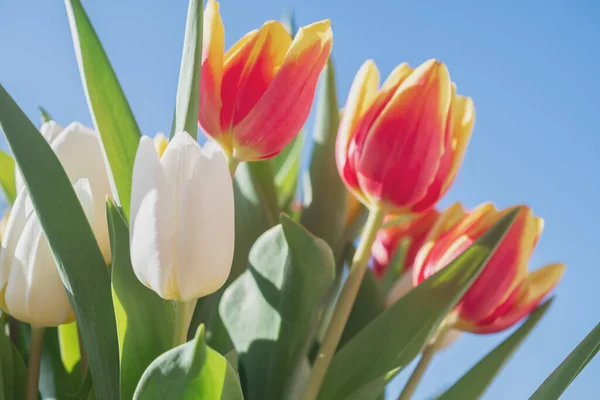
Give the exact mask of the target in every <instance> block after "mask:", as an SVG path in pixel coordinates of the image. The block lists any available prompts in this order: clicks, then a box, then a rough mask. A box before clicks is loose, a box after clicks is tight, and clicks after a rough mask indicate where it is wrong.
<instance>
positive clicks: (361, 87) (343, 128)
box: [336, 60, 475, 213]
mask: <svg viewBox="0 0 600 400" xmlns="http://www.w3.org/2000/svg"><path fill="white" fill-rule="evenodd" d="M378 86H379V72H378V70H377V67H376V66H375V64H374V63H373V61H370V60H369V61H367V62H365V64H363V66H362V67H361V69H360V70H359V71H358V73H357V75H356V78H355V79H354V83H353V84H352V88H351V90H350V94H349V96H348V100H347V102H346V107H345V109H344V112H343V115H342V120H341V122H340V128H339V131H338V139H337V144H336V161H337V166H338V170H339V173H340V175H341V177H342V179H343V180H344V182H345V183H346V185H347V186H348V187H349V189H350V190H351V191H353V192H354V194H355V195H356V196H357V197H358V198H359V199H361V201H362V202H363V203H364V204H366V205H368V206H372V205H378V206H380V207H384V208H385V209H386V211H387V212H389V213H395V212H396V213H409V212H422V211H425V210H428V209H430V208H431V207H433V206H434V205H435V204H436V203H437V201H438V200H439V199H440V198H441V197H442V196H443V195H444V194H445V192H446V191H447V190H448V188H449V186H450V184H451V183H452V181H453V180H454V178H455V176H456V173H457V172H458V168H459V167H460V164H461V163H462V159H463V156H464V152H465V149H466V146H467V143H468V141H469V137H470V135H471V130H472V128H473V123H474V118H475V117H474V115H475V111H474V107H473V102H472V101H471V99H470V98H466V97H463V96H459V95H456V94H455V88H454V85H453V84H452V82H451V81H450V75H449V74H448V70H447V69H446V66H445V65H444V64H442V63H440V62H438V61H436V60H429V61H427V62H425V63H423V64H422V65H420V66H419V67H417V68H415V69H414V70H413V69H412V68H410V67H409V66H408V65H407V64H401V65H399V66H398V67H397V68H396V69H395V70H394V71H392V73H391V74H390V75H389V77H388V78H387V80H386V81H385V82H384V83H383V86H382V87H381V88H380V89H378Z"/></svg>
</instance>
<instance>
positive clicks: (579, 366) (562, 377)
mask: <svg viewBox="0 0 600 400" xmlns="http://www.w3.org/2000/svg"><path fill="white" fill-rule="evenodd" d="M598 351H600V324H598V325H596V327H595V328H594V329H592V331H591V332H590V333H588V335H587V336H586V337H585V338H584V339H583V340H582V341H581V343H579V345H578V346H577V347H575V349H574V350H573V351H572V352H571V354H569V356H568V357H567V358H565V360H564V361H563V362H562V363H561V364H560V365H559V366H558V367H557V368H556V369H555V370H554V372H552V373H551V374H550V376H548V377H547V378H546V380H545V381H544V383H542V385H541V386H540V387H539V388H538V389H537V390H536V391H535V393H533V395H532V396H531V397H530V398H529V399H530V400H553V399H558V398H560V396H561V395H562V394H563V392H564V391H565V390H566V389H567V387H569V385H570V384H571V383H572V382H573V381H574V380H575V378H577V375H579V373H580V372H581V371H582V370H583V369H584V368H585V366H586V365H588V363H589V362H590V361H592V359H593V358H594V357H595V356H596V354H598Z"/></svg>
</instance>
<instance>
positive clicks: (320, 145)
mask: <svg viewBox="0 0 600 400" xmlns="http://www.w3.org/2000/svg"><path fill="white" fill-rule="evenodd" d="M339 113H340V112H339V107H338V101H337V94H336V89H335V73H334V68H333V62H332V61H331V59H329V62H328V63H327V66H326V67H325V69H324V70H323V73H322V77H321V86H320V88H319V95H318V100H317V114H316V116H315V121H316V125H315V129H314V133H313V138H314V148H313V154H312V158H311V160H310V167H309V178H310V179H309V180H310V190H308V191H307V193H310V196H309V197H310V198H307V199H305V203H307V206H306V208H305V210H304V212H303V213H302V225H304V226H305V227H306V229H308V230H309V231H310V232H312V233H313V234H314V235H316V236H318V237H320V238H322V239H323V240H325V241H326V242H327V244H329V246H330V247H331V248H332V249H333V251H334V255H335V258H336V260H339V258H340V257H341V256H342V252H343V250H344V249H343V246H344V243H343V241H342V236H343V231H344V225H345V223H346V209H347V204H346V196H347V194H346V192H347V190H346V187H345V186H344V183H343V182H342V180H341V179H340V176H339V174H338V170H337V167H336V164H335V139H336V136H337V130H338V126H339V124H340V114H339Z"/></svg>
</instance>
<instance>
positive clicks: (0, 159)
mask: <svg viewBox="0 0 600 400" xmlns="http://www.w3.org/2000/svg"><path fill="white" fill-rule="evenodd" d="M0 188H2V191H3V192H4V196H5V197H6V202H7V203H8V204H12V203H13V202H14V201H15V197H17V188H16V184H15V160H13V158H12V157H11V156H9V155H8V154H6V153H5V152H3V151H2V150H0ZM0 218H1V216H0Z"/></svg>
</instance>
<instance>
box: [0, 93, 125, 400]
mask: <svg viewBox="0 0 600 400" xmlns="http://www.w3.org/2000/svg"><path fill="white" fill-rule="evenodd" d="M0 128H1V129H2V130H3V131H4V134H5V136H6V140H7V142H8V144H9V146H10V148H11V150H12V153H13V154H14V157H15V160H16V161H17V164H18V165H19V169H20V170H21V173H22V175H23V178H24V182H25V185H26V187H27V189H28V191H29V195H30V197H31V200H32V203H33V206H34V208H35V211H36V213H37V216H38V217H39V220H40V223H41V225H42V228H43V230H44V233H45V234H46V237H47V238H48V243H49V244H50V249H51V250H52V253H53V255H54V259H55V261H56V264H57V267H58V272H59V274H60V277H61V279H62V281H63V283H64V285H65V288H66V290H67V294H68V296H69V300H70V302H71V305H72V306H73V310H74V311H75V317H76V319H77V321H78V323H79V329H80V331H81V335H82V338H83V342H84V345H85V349H86V352H87V356H88V364H89V368H90V370H91V373H92V377H93V379H94V382H96V391H97V395H98V398H99V399H116V398H118V396H119V394H118V393H119V362H118V350H117V349H118V342H117V329H116V324H115V317H114V314H113V306H112V298H111V295H110V278H109V276H108V272H107V269H106V264H105V263H104V258H103V257H102V253H101V252H100V248H99V247H98V243H97V242H96V238H95V237H94V233H93V232H92V228H91V227H90V224H89V222H88V220H87V218H86V216H85V213H84V212H83V208H82V207H81V204H79V200H78V199H77V195H76V194H75V191H74V189H73V186H72V185H71V182H70V181H69V178H68V177H67V174H66V173H65V171H64V169H63V167H62V165H61V164H60V161H59V160H58V158H57V157H56V155H55V154H54V152H53V151H52V148H51V147H50V145H49V144H48V142H46V140H45V139H44V137H43V136H42V134H41V133H40V132H39V131H38V129H37V128H36V127H35V126H34V125H33V124H32V123H31V121H29V120H28V119H27V116H25V114H24V113H23V111H21V109H20V108H19V106H17V104H16V103H15V102H14V100H13V99H12V98H11V97H10V95H9V94H8V93H7V92H6V91H5V90H4V88H3V87H2V86H1V85H0ZM49 193H52V195H51V196H49V195H48V194H49ZM82 266H85V268H82ZM100 321H101V323H100Z"/></svg>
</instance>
